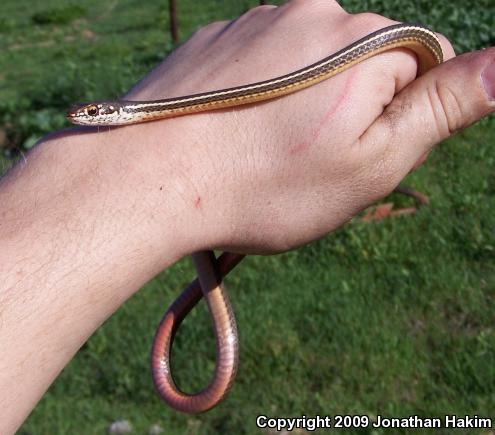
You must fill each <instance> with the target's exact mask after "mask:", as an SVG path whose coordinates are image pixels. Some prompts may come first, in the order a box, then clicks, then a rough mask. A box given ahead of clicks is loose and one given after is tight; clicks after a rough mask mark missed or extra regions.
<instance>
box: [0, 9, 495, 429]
mask: <svg viewBox="0 0 495 435" xmlns="http://www.w3.org/2000/svg"><path fill="white" fill-rule="evenodd" d="M256 3H257V2H256V1H247V0H217V1H213V0H205V1H202V2H194V1H191V0H179V1H177V4H178V12H179V23H180V34H181V37H182V38H183V39H185V38H187V36H188V35H190V34H191V33H192V32H193V31H194V30H195V29H197V28H199V27H200V26H202V25H204V24H206V23H208V22H211V21H214V20H220V19H229V18H233V17H235V16H237V15H239V14H240V13H242V12H243V11H245V10H247V9H248V8H249V7H251V6H254V5H255V4H256ZM342 3H343V6H344V7H346V8H348V10H350V11H353V12H357V11H364V10H372V11H375V12H379V13H383V14H384V15H387V16H390V17H391V18H395V19H398V20H403V21H410V22H422V23H424V24H427V25H430V26H432V27H433V28H435V29H436V30H438V31H441V32H443V33H444V34H446V36H447V37H449V38H450V39H451V40H452V41H453V42H454V45H455V47H456V49H457V51H458V52H462V51H468V50H472V49H475V48H480V47H482V46H487V45H490V44H491V45H495V33H494V27H493V14H494V12H495V1H494V0H480V1H477V2H476V3H475V4H474V5H473V4H469V3H468V2H464V1H462V2H461V1H458V0H457V1H452V2H450V3H449V2H445V4H444V3H440V2H438V3H436V2H432V1H426V0H418V1H415V2H410V1H398V0H396V1H385V0H367V1H359V2H358V1H343V2H342ZM384 5H386V7H385V6H384ZM26 11H28V12H26ZM168 28H169V18H168V11H167V2H166V1H165V0H161V1H158V0H148V1H147V2H135V1H131V0H108V1H104V2H102V1H96V0H87V1H84V2H80V1H73V0H68V1H60V0H40V1H38V2H31V1H28V0H15V1H14V0H3V1H2V5H1V6H0V49H1V51H0V139H1V137H2V136H4V139H3V144H2V146H3V149H2V151H3V157H2V160H1V161H0V168H2V169H3V170H6V169H7V167H8V166H9V165H11V164H12V157H16V156H17V157H19V156H21V157H22V153H23V152H25V151H26V150H27V149H29V147H31V146H32V145H33V144H34V143H35V142H36V140H37V139H38V138H39V137H42V136H43V135H45V134H46V133H48V132H50V131H53V130H55V129H60V128H63V127H67V126H68V124H67V122H66V121H65V119H64V113H65V109H66V108H67V107H68V106H69V105H70V104H71V103H72V102H74V101H81V100H91V99H105V98H114V97H117V96H118V95H121V94H122V93H123V92H125V90H126V89H128V88H129V86H130V85H132V84H133V83H134V82H135V81H137V80H138V79H139V78H140V77H141V76H142V75H143V74H144V73H145V72H146V71H148V70H149V69H150V68H151V67H152V66H153V65H154V64H156V62H158V61H159V60H161V59H162V58H163V57H165V56H166V54H167V53H168V52H170V51H171V50H172V49H173V44H172V43H171V40H170V36H169V33H168ZM406 181H407V184H409V185H412V186H414V187H415V188H417V189H419V190H421V191H423V192H425V193H427V194H428V196H429V197H430V201H431V204H430V205H429V206H427V207H425V208H423V209H421V210H420V212H419V213H418V214H417V215H415V216H409V217H402V218H396V219H390V220H385V221H382V222H377V223H368V224H363V223H360V222H358V221H357V220H356V221H354V222H351V223H350V224H348V225H347V226H346V227H345V228H343V229H341V230H339V231H337V232H335V233H333V234H331V235H329V236H327V237H326V238H324V239H322V240H320V241H318V242H316V243H313V244H311V245H309V246H307V247H305V248H302V249H299V250H297V251H295V252H291V253H287V254H284V255H278V256H274V257H249V258H248V259H247V260H245V261H244V262H243V263H242V265H241V266H239V268H238V269H237V270H236V271H235V272H233V273H232V274H231V276H229V278H228V279H227V286H228V288H229V289H230V295H231V299H232V303H233V305H234V309H235V312H236V315H237V320H238V328H239V331H240V340H241V343H240V345H241V360H240V368H239V373H238V376H237V380H236V382H235V385H234V388H233V389H232V391H231V392H230V394H229V395H228V397H227V398H226V400H225V401H224V402H222V403H221V404H220V405H219V406H218V407H217V408H215V409H214V410H212V411H211V412H208V413H205V414H201V415H197V416H186V415H182V414H179V413H177V412H175V411H172V410H170V409H168V408H167V407H166V406H165V405H164V404H163V403H161V401H160V399H159V398H158V396H157V395H156V394H155V392H154V389H153V385H152V381H151V375H150V372H149V368H148V366H149V349H150V346H151V340H152V337H153V333H154V330H155V328H156V326H157V324H158V322H159V320H160V318H161V316H162V314H163V312H164V311H165V310H166V308H167V307H168V305H169V304H170V303H171V301H172V300H173V299H174V298H175V297H176V296H177V295H178V294H179V292H180V291H181V289H182V288H183V287H184V286H185V285H186V284H187V283H188V282H189V281H190V279H191V278H192V277H193V275H194V273H193V269H192V266H191V264H190V261H189V260H188V259H184V260H183V261H181V262H179V263H177V264H176V265H174V266H173V267H171V268H170V269H169V270H167V271H165V272H163V273H162V274H161V275H160V276H158V277H156V279H154V280H153V281H152V282H150V283H149V284H148V285H146V286H145V287H144V288H143V289H142V290H141V291H140V292H139V293H138V294H137V295H136V296H135V297H133V298H132V299H131V300H129V301H128V302H127V303H126V304H125V305H124V306H123V307H122V308H121V309H120V310H119V311H118V312H117V313H116V314H115V315H114V316H112V317H111V318H110V319H109V320H108V321H107V322H106V323H105V324H104V325H103V326H102V327H101V328H100V329H99V330H98V331H97V332H96V333H95V334H94V335H93V336H92V337H91V339H90V340H89V341H88V342H87V343H86V344H85V345H84V346H83V347H82V348H81V350H80V351H79V353H78V354H77V356H76V357H75V358H74V360H73V361H72V362H71V363H70V364H69V365H68V366H67V368H66V369H65V370H64V371H63V373H62V374H61V376H60V377H59V378H58V379H57V380H56V382H55V383H54V384H53V385H52V387H51V388H50V390H49V391H48V393H47V394H46V395H45V396H44V398H43V399H42V400H41V402H40V403H39V404H38V406H37V407H36V408H35V410H34V411H33V413H32V414H31V416H30V417H29V419H28V420H27V421H26V423H25V424H24V425H23V427H22V428H21V430H20V431H19V433H20V434H33V435H34V434H97V433H104V431H105V430H106V428H107V427H108V425H109V424H110V423H111V422H113V421H115V420H118V419H126V420H128V421H129V422H130V423H131V424H132V426H133V428H134V433H147V431H148V429H149V428H150V426H152V425H153V424H159V425H160V426H161V427H162V428H164V429H165V433H167V434H183V433H190V434H216V433H236V434H237V433H238V434H244V433H245V434H251V433H258V432H259V430H258V429H256V426H255V419H256V416H257V415H259V414H267V415H270V416H296V417H297V416H301V415H303V414H304V415H307V416H314V415H316V414H319V415H329V416H334V415H336V414H353V415H368V416H370V417H373V416H376V415H378V414H381V415H386V416H393V417H398V416H403V417H404V416H409V415H414V414H417V415H420V416H423V417H439V416H443V415H445V414H457V415H458V416H464V415H479V416H491V417H493V418H494V423H495V413H494V409H495V315H494V313H495V261H494V260H495V120H494V119H493V118H492V119H489V120H485V121H483V122H480V123H478V124H477V125H476V126H473V127H471V128H469V129H467V130H466V131H464V132H462V133H460V134H459V135H457V136H456V137H455V138H452V139H450V140H448V141H446V142H444V143H442V144H441V145H440V146H439V147H437V149H436V150H435V151H434V152H433V153H432V155H431V156H430V158H429V161H428V163H427V164H426V165H425V166H423V167H422V168H421V169H419V170H418V171H417V172H416V173H415V174H413V175H411V176H410V177H408V179H407V180H406ZM399 200H400V201H403V200H402V199H399ZM0 308H1V307H0ZM214 348H215V345H214V339H213V334H212V331H211V326H210V320H209V317H208V313H207V311H206V308H205V304H204V303H202V304H201V305H200V306H199V307H198V308H197V309H195V310H194V311H193V313H191V315H190V316H189V317H188V318H187V319H186V321H185V324H184V326H183V327H182V328H181V330H180V331H179V334H178V337H177V340H176V343H175V347H174V355H173V357H174V358H173V366H174V370H175V373H176V376H177V377H178V381H179V384H180V385H181V386H182V387H183V388H185V389H186V390H188V391H193V390H196V389H199V388H201V387H202V386H204V385H205V384H206V383H207V382H208V380H209V379H210V376H211V374H212V371H213V368H214ZM0 352H1V344H0ZM0 418H1V410H0ZM299 433H305V432H299ZM348 433H359V434H381V433H384V432H382V431H381V430H372V429H362V430H359V431H356V432H352V431H349V432H348ZM401 433H415V434H420V433H426V431H421V430H420V431H409V432H408V431H406V430H404V431H403V432H401ZM436 433H450V431H444V432H442V431H437V432H436ZM458 433H463V431H459V432H458ZM474 433H486V434H488V433H489V432H488V431H482V430H479V431H474Z"/></svg>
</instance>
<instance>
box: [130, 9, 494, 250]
mask: <svg viewBox="0 0 495 435" xmlns="http://www.w3.org/2000/svg"><path fill="white" fill-rule="evenodd" d="M393 23H394V22H393V21H391V20H388V19H386V18H383V17H380V16H378V15H374V14H358V15H349V14H347V13H346V12H345V11H344V10H342V9H341V8H340V6H339V5H338V4H337V3H336V2H331V1H317V0H314V1H306V0H305V1H297V0H296V1H291V2H288V3H287V4H285V5H284V6H282V7H278V8H277V7H271V6H268V7H260V8H255V9H253V10H251V11H249V12H248V13H247V14H245V15H243V16H242V17H240V18H239V19H238V20H236V21H234V22H232V23H227V22H220V23H214V24H211V25H209V26H207V27H205V28H203V29H201V30H200V31H198V32H197V33H196V34H195V35H193V37H192V38H191V39H190V40H189V41H188V42H186V43H185V44H184V45H183V46H181V47H180V48H179V49H177V50H176V51H175V52H174V53H173V54H172V55H171V56H170V57H168V58H167V59H166V60H165V62H163V63H162V64H161V65H159V66H158V67H157V68H156V69H155V70H154V71H153V72H152V73H151V74H150V75H148V77H146V78H145V79H144V80H143V81H142V82H140V83H139V85H138V86H136V87H135V88H134V89H133V90H132V91H131V92H130V93H129V95H128V96H126V99H136V100H148V99H149V100H153V99H160V98H165V97H172V96H179V95H185V94H190V93H197V92H203V91H208V90H213V89H220V88H226V87H230V86H235V85H241V84H246V83H250V82H255V81H259V80H263V79H268V78H272V77H275V76H278V75H282V74H285V73H288V72H291V71H294V70H297V69H299V68H301V67H303V66H305V65H308V64H310V63H313V62H315V61H317V60H319V59H321V58H323V57H325V56H327V55H328V54H330V53H333V52H335V51H337V50H339V49H340V48H342V47H344V46H346V45H348V44H349V43H351V42H353V41H355V40H357V39H359V38H361V37H363V36H365V35H367V34H368V33H370V32H372V31H374V30H377V29H379V28H382V27H385V26H387V25H390V24H393ZM441 39H442V45H443V50H444V56H445V58H446V59H451V58H452V57H453V56H454V53H453V50H452V47H451V45H450V44H449V43H448V41H447V40H446V39H445V38H443V37H442V38H441ZM494 58H495V52H494V51H493V50H487V51H486V52H484V53H481V52H480V53H472V54H468V55H464V56H461V57H459V58H458V59H455V60H453V61H450V62H447V63H446V64H444V65H442V66H440V67H438V68H436V69H435V70H433V71H431V72H429V73H428V74H426V75H425V76H423V77H420V78H419V79H418V80H416V81H414V82H413V80H414V79H415V77H416V72H417V71H416V59H415V56H414V54H412V53H411V52H409V51H407V50H403V49H399V50H393V51H391V52H387V53H385V54H381V55H378V56H376V57H374V58H372V59H369V60H367V61H365V62H363V63H361V64H359V65H357V66H355V67H353V68H352V69H351V70H349V71H346V72H344V73H342V74H340V75H338V76H337V77H334V78H332V79H330V80H327V81H325V82H323V83H321V84H319V85H316V86H313V87H311V88H309V89H306V90H304V91H300V92H298V93H296V94H293V95H290V96H287V97H284V98H281V99H278V100H275V101H270V102H268V103H263V104H256V105H252V106H247V107H242V108H237V109H235V110H225V111H222V112H211V113H205V114H198V115H194V116H189V117H186V118H181V119H174V120H173V121H162V122H156V123H150V124H146V125H141V126H136V127H137V128H138V129H139V132H140V134H142V135H145V136H147V137H151V138H153V139H152V140H151V141H152V142H154V143H157V144H159V143H160V141H161V139H160V138H163V137H166V135H167V129H168V125H169V124H168V123H169V122H174V123H177V122H179V123H180V124H182V126H183V129H184V131H186V132H187V136H188V139H189V140H188V142H189V144H190V146H188V147H187V149H183V150H182V151H181V152H183V153H184V161H187V164H184V161H182V163H181V164H182V165H183V166H184V167H187V168H188V169H187V171H186V172H185V173H184V177H185V178H187V181H185V182H184V185H187V186H188V187H187V188H186V189H185V190H184V200H185V201H187V202H189V203H190V204H191V207H194V209H195V210H196V212H197V213H196V215H197V219H198V221H202V222H204V223H206V226H205V229H204V230H205V231H204V232H203V234H204V236H203V237H202V238H201V243H202V245H199V246H197V248H199V249H203V248H213V247H216V248H218V247H222V248H224V249H228V250H234V251H241V252H278V251H283V250H286V249H291V248H293V247H295V246H298V245H300V244H303V243H306V242H308V241H310V240H313V239H315V238H318V237H320V236H322V235H323V234H325V233H328V232H329V231H331V230H333V229H335V228H337V227H338V226H340V225H342V224H343V223H344V222H346V221H347V220H349V219H350V218H351V217H352V216H353V215H354V214H356V213H357V212H359V211H360V210H361V209H363V208H365V207H366V206H368V205H369V204H370V203H372V202H374V201H375V200H377V199H379V198H380V197H383V196H385V195H386V194H387V193H389V192H390V191H391V190H393V188H394V187H395V186H396V185H397V184H398V183H399V182H400V180H401V179H402V178H403V177H404V176H405V175H406V174H407V173H408V172H409V171H410V170H411V169H412V168H414V167H415V166H416V165H417V164H418V163H419V162H420V161H421V160H422V159H424V156H425V155H426V154H427V153H428V151H429V150H430V149H431V147H432V146H433V145H434V144H436V143H438V142H439V141H441V140H442V139H444V138H446V137H448V136H449V135H451V134H452V133H454V132H455V131H457V130H459V129H460V128H463V127H465V126H467V125H469V124H470V123H472V122H474V121H475V120H477V119H479V118H480V117H481V116H483V115H485V114H487V113H488V112H489V111H490V110H493V108H494V103H493V101H491V102H490V101H489V99H488V96H487V93H486V91H485V90H484V89H483V87H482V81H481V79H480V74H481V71H482V70H483V69H484V68H485V67H486V66H487V65H489V64H490V63H492V65H493V59H494ZM492 75H493V74H492ZM136 127H133V128H136Z"/></svg>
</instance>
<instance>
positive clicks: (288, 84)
mask: <svg viewBox="0 0 495 435" xmlns="http://www.w3.org/2000/svg"><path fill="white" fill-rule="evenodd" d="M397 48H406V49H409V50H411V51H412V52H413V53H415V54H416V58H417V75H418V76H419V75H421V74H424V73H426V72H427V71H428V70H430V69H432V68H433V67H435V66H437V65H439V64H440V63H442V62H443V52H442V48H441V45H440V41H439V38H438V37H437V35H436V34H435V33H434V32H433V31H431V30H430V29H428V28H427V27H425V26H422V25H416V24H403V23H401V24H394V25H391V26H388V27H384V28H382V29H379V30H377V31H375V32H372V33H370V34H368V35H367V36H365V37H363V38H361V39H359V40H357V41H355V42H353V43H351V44H350V45H348V46H346V47H345V48H342V49H341V50H339V51H337V52H336V53H333V54H331V55H329V56H327V57H325V58H323V59H321V60H319V61H317V62H315V63H313V64H310V65H308V66H306V67H304V68H302V69H299V70H297V71H294V72H291V73H289V74H285V75H282V76H279V77H275V78H272V79H269V80H264V81H259V82H254V83H250V84H247V85H241V86H235V87H231V88H226V89H220V90H214V91H209V92H203V93H197V94H191V95H185V96H181V97H174V98H167V99H160V100H154V101H129V100H115V101H101V102H90V103H79V104H76V105H74V106H73V107H71V108H70V109H69V111H68V113H67V118H68V119H69V120H70V121H71V122H72V123H74V124H78V125H90V126H121V125H131V124H136V123H141V122H147V121H156V120H160V119H165V118H171V117H176V116H182V115H189V114H194V113H199V112H204V111H211V110H216V109H223V108H231V107H237V106H241V105H245V104H253V103H257V102H260V101H265V100H271V99H275V98H279V97H282V96H284V95H288V94H291V93H294V92H296V91H299V90H302V89H304V88H307V87H309V86H313V85H315V84H317V83H319V82H322V81H323V80H328V79H329V78H331V77H333V76H335V75H337V74H339V73H341V72H343V71H346V70H348V69H349V68H351V67H352V66H353V65H356V64H357V63H359V62H362V61H364V60H365V59H368V58H370V57H372V56H375V55H377V54H379V53H383V52H385V51H389V50H392V49H397ZM243 257H244V256H243V255H241V254H236V253H231V252H225V253H223V254H222V255H221V256H220V257H219V258H218V259H216V258H215V255H214V253H213V252H212V251H201V252H197V253H194V254H192V258H193V262H194V265H195V268H196V270H197V274H198V279H196V280H195V281H193V282H192V283H191V284H190V285H189V286H188V287H187V288H186V289H185V290H184V291H183V292H182V293H181V294H180V296H179V297H178V298H177V299H176V300H175V302H173V303H172V305H171V306H170V307H169V309H168V310H167V311H166V313H165V315H164V316H163V318H162V320H161V322H160V324H159V326H158V328H157V331H156V334H155V337H154V340H153V345H152V350H151V372H152V377H153V381H154V385H155V388H156V390H157V392H158V394H159V395H160V396H161V397H162V399H163V400H164V401H165V402H166V403H167V404H168V405H169V406H171V407H172V408H174V409H176V410H177V411H181V412H184V413H199V412H204V411H207V410H209V409H211V408H212V407H214V406H215V405H217V404H218V403H219V402H220V401H221V400H222V399H223V398H224V397H225V396H226V394H227V392H228V391H229V389H230V388H231V387H232V384H233V381H234V378H235V376H236V373H237V368H238V363H239V339H238V335H237V326H236V321H235V317H234V313H233V309H232V306H231V303H230V300H229V297H228V295H227V293H226V290H225V288H224V284H223V278H224V277H225V275H227V274H228V273H229V272H230V271H231V270H232V269H233V268H234V267H235V266H236V265H237V264H238V263H239V262H240V261H241V260H242V258H243ZM202 297H204V298H205V299H206V302H207V305H208V310H209V312H210V314H211V316H212V319H213V329H214V333H215V339H216V365H215V371H214V374H213V377H212V379H211V381H210V383H209V384H208V385H207V386H206V387H205V388H204V389H202V390H201V391H199V392H197V393H194V394H189V393H185V392H183V391H181V390H180V389H179V388H178V386H177V385H176V383H175V381H174V378H173V376H172V372H171V366H170V353H171V349H172V343H173V340H174V336H175V334H176V332H177V330H178V328H179V326H180V324H181V322H182V320H183V319H184V318H185V316H186V315H187V314H188V313H189V312H190V311H191V310H192V308H193V307H194V306H195V305H196V304H197V303H198V302H199V301H200V300H201V298H202Z"/></svg>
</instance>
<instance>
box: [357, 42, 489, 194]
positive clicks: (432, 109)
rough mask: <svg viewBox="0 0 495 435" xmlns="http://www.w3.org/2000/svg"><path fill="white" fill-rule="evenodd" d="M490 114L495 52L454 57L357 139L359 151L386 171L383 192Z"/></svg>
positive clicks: (422, 79)
mask: <svg viewBox="0 0 495 435" xmlns="http://www.w3.org/2000/svg"><path fill="white" fill-rule="evenodd" d="M493 111H495V47H492V48H489V49H485V50H481V51H476V52H472V53H467V54H463V55H460V56H458V57H455V58H453V59H451V60H449V61H447V62H445V63H444V64H441V65H439V66H438V67H436V68H434V69H432V70H430V71H429V72H428V73H426V74H425V75H423V76H421V77H419V78H418V79H416V80H414V81H413V82H411V83H410V84H409V85H408V86H407V87H406V88H404V89H403V90H402V91H401V92H400V93H398V94H397V95H396V96H395V97H394V99H393V100H392V102H391V103H390V104H389V105H388V106H387V108H386V109H385V111H384V112H383V113H382V115H380V117H378V118H377V119H376V121H375V122H374V123H373V124H372V125H371V126H370V128H369V129H368V130H367V131H366V132H365V133H364V134H363V135H362V136H361V139H360V140H361V144H362V145H364V148H362V149H368V150H370V151H371V153H372V154H373V155H374V156H375V157H376V158H377V159H378V160H379V162H378V163H379V166H380V168H382V169H385V168H387V169H386V170H387V173H388V174H389V175H390V176H389V177H386V178H388V180H386V181H385V180H384V181H385V182H386V183H390V186H383V187H384V189H385V190H388V189H389V188H393V187H394V186H395V185H397V184H398V183H399V182H400V180H401V179H402V178H403V177H404V176H406V175H407V173H408V172H409V171H410V170H411V169H412V168H413V166H414V163H415V162H417V161H418V160H419V159H420V157H421V156H422V155H424V154H426V153H427V152H428V151H429V150H430V149H431V148H432V147H433V145H435V144H436V143H438V142H440V141H442V140H443V139H446V138H447V137H449V136H451V135H453V134H455V133H456V132H457V131H459V130H462V129H463V128H466V127H467V126H469V125H470V124H472V123H474V122H476V121H478V120H479V119H481V118H482V117H483V116H486V115H488V114H489V113H491V112H493ZM389 171H390V172H389ZM382 175H383V172H382Z"/></svg>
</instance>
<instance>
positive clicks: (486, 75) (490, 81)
mask: <svg viewBox="0 0 495 435" xmlns="http://www.w3.org/2000/svg"><path fill="white" fill-rule="evenodd" d="M481 81H482V82H483V87H484V88H485V92H486V94H487V95H488V98H489V99H490V100H495V61H492V63H490V64H489V65H488V66H487V67H486V68H485V69H484V71H483V72H482V73H481Z"/></svg>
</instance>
